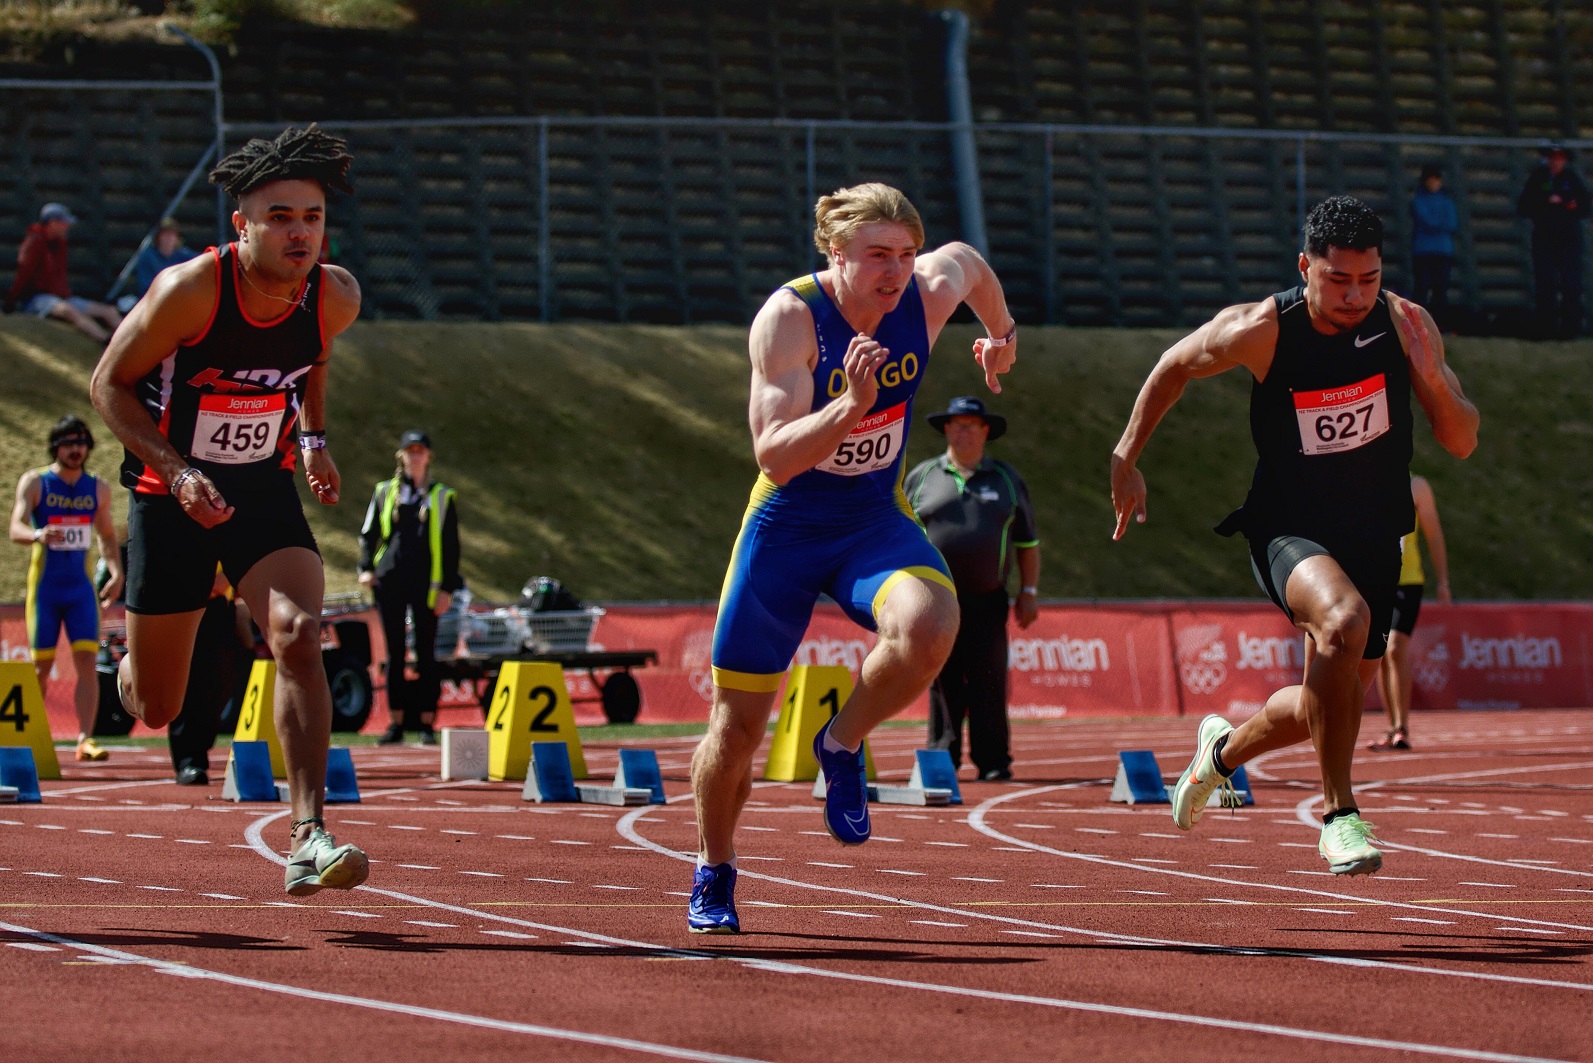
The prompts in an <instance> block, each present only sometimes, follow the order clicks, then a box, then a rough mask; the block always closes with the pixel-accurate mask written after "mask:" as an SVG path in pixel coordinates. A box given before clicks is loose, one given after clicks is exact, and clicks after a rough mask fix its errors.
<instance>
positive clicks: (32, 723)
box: [0, 661, 61, 800]
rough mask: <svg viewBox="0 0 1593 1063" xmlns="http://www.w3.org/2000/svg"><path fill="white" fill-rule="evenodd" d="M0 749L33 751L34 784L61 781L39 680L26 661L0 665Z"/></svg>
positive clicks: (58, 762)
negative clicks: (9, 748)
mask: <svg viewBox="0 0 1593 1063" xmlns="http://www.w3.org/2000/svg"><path fill="white" fill-rule="evenodd" d="M0 746H6V747H12V748H17V749H31V750H32V751H33V761H32V763H33V774H34V781H35V783H37V781H38V780H39V779H59V778H60V777H61V763H60V761H58V760H56V759H55V740H54V739H53V738H51V737H50V718H49V716H48V715H47V714H46V713H45V711H44V695H43V694H42V693H41V692H40V690H39V677H38V676H37V675H36V674H35V673H34V671H33V665H32V664H31V663H29V662H27V661H0ZM34 789H38V787H37V785H35V787H34ZM22 800H27V799H26V798H22ZM35 800H37V799H36V798H35Z"/></svg>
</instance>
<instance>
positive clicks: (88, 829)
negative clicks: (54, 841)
mask: <svg viewBox="0 0 1593 1063" xmlns="http://www.w3.org/2000/svg"><path fill="white" fill-rule="evenodd" d="M77 832H78V833H79V834H115V833H116V832H115V831H113V830H96V829H94V828H93V827H79V828H78V829H77Z"/></svg>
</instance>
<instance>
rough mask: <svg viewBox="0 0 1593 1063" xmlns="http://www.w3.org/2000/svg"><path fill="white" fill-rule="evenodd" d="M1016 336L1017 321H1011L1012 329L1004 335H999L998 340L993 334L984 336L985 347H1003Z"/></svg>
mask: <svg viewBox="0 0 1593 1063" xmlns="http://www.w3.org/2000/svg"><path fill="white" fill-rule="evenodd" d="M1017 338H1018V323H1017V322H1013V323H1012V331H1011V332H1009V333H1007V334H1006V335H1005V336H1003V337H1001V338H1000V339H999V340H998V339H996V338H995V337H994V336H986V337H985V346H986V347H1005V346H1006V345H1007V344H1009V343H1011V342H1012V341H1013V340H1015V339H1017Z"/></svg>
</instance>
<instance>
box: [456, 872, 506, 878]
mask: <svg viewBox="0 0 1593 1063" xmlns="http://www.w3.org/2000/svg"><path fill="white" fill-rule="evenodd" d="M459 873H460V874H461V875H475V876H476V877H477V878H502V877H503V876H502V875H500V874H498V873H497V872H496V871H461V872H459Z"/></svg>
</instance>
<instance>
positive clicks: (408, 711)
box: [359, 431, 464, 745]
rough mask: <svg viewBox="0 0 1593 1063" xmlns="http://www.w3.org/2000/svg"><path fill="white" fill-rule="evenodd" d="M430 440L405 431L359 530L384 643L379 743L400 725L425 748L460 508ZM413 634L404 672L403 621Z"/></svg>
mask: <svg viewBox="0 0 1593 1063" xmlns="http://www.w3.org/2000/svg"><path fill="white" fill-rule="evenodd" d="M430 471H431V437H430V436H428V435H427V434H426V433H425V432H419V431H409V432H405V433H404V434H403V436H402V437H401V438H400V439H399V441H398V468H397V469H395V470H394V471H393V478H392V479H391V480H383V481H382V482H381V483H379V484H377V485H376V491H375V493H374V494H372V495H371V504H370V507H369V508H368V509H367V510H366V511H365V525H364V527H362V528H361V529H360V566H359V571H360V585H361V586H362V587H368V588H370V589H371V591H372V593H374V594H375V595H376V607H377V609H378V610H380V611H381V614H382V634H383V636H384V637H385V638H386V640H387V709H388V727H387V731H386V732H385V733H384V734H383V735H382V739H381V740H382V743H383V744H384V745H389V744H393V743H397V742H402V741H403V740H404V728H405V726H406V724H409V725H414V724H417V723H418V725H419V727H420V740H421V742H422V743H423V744H425V745H433V744H435V743H436V741H437V735H436V732H435V731H434V730H433V726H434V724H435V723H436V719H437V694H438V690H439V688H440V686H441V680H440V678H439V676H438V674H437V654H436V642H437V617H439V616H440V615H442V614H443V613H445V612H447V611H448V606H449V604H450V603H451V602H452V601H453V594H454V592H455V591H457V590H459V589H460V588H461V587H463V586H464V581H463V580H461V579H460V578H459V507H458V503H457V501H456V498H455V492H454V490H453V488H451V487H448V486H445V485H444V484H440V483H435V482H433V481H432V479H431V477H430ZM406 617H407V618H408V619H409V622H410V624H411V625H413V627H414V631H415V671H416V673H417V675H418V678H417V679H415V680H414V681H410V680H409V679H408V677H407V676H406V675H405V672H404V624H405V619H406Z"/></svg>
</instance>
